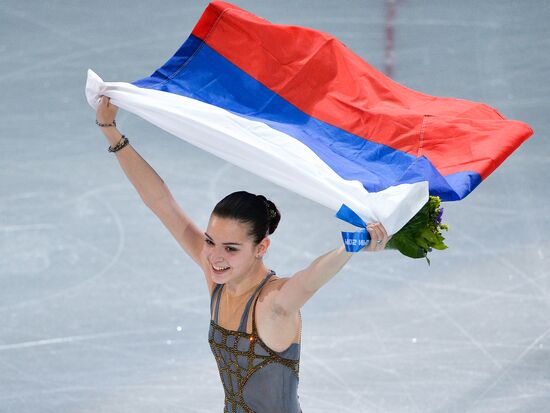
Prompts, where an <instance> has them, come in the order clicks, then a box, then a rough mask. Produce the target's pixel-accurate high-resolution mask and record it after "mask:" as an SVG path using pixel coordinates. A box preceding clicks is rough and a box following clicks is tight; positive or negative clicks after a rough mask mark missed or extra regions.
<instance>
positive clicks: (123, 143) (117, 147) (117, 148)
mask: <svg viewBox="0 0 550 413" xmlns="http://www.w3.org/2000/svg"><path fill="white" fill-rule="evenodd" d="M128 143H130V141H129V140H128V138H127V137H126V136H124V135H122V137H121V138H120V141H118V143H117V144H116V145H115V146H114V147H111V146H110V145H109V148H107V150H108V151H109V152H117V151H120V150H121V149H122V148H124V147H125V146H126V145H128Z"/></svg>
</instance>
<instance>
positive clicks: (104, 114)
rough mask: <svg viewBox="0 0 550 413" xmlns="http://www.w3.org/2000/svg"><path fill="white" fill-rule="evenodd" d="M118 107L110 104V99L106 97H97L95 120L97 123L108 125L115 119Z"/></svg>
mask: <svg viewBox="0 0 550 413" xmlns="http://www.w3.org/2000/svg"><path fill="white" fill-rule="evenodd" d="M117 111H118V106H115V105H113V104H112V103H111V99H110V98H109V97H107V96H103V95H101V96H100V97H99V104H98V105H97V110H96V115H95V116H96V119H97V121H98V122H99V123H106V124H110V123H113V120H114V119H115V117H116V113H117Z"/></svg>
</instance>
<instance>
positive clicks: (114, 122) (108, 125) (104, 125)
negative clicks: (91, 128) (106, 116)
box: [95, 119, 116, 128]
mask: <svg viewBox="0 0 550 413" xmlns="http://www.w3.org/2000/svg"><path fill="white" fill-rule="evenodd" d="M95 124H96V125H97V126H101V127H102V128H108V127H110V126H116V121H115V120H114V119H113V123H99V122H98V121H97V119H96V120H95Z"/></svg>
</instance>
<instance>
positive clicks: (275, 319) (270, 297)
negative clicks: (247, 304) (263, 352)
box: [256, 277, 301, 351]
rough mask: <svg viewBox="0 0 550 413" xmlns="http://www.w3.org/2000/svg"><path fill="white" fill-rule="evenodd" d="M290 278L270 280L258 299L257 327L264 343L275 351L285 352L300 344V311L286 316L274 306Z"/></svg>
mask: <svg viewBox="0 0 550 413" xmlns="http://www.w3.org/2000/svg"><path fill="white" fill-rule="evenodd" d="M288 280H289V278H284V277H283V278H281V277H277V278H273V279H270V280H269V281H268V282H267V283H266V285H265V286H264V288H262V290H261V292H260V295H259V297H258V305H257V307H258V308H257V316H256V320H257V327H258V333H259V334H260V337H261V338H262V340H264V342H265V343H266V344H267V345H268V346H269V347H270V348H271V349H272V350H275V351H283V350H285V349H287V348H288V346H289V345H290V344H291V343H294V342H298V343H299V342H300V330H301V317H300V311H297V312H296V313H295V314H286V313H284V312H281V311H278V310H277V307H276V306H274V305H273V303H274V298H275V297H276V295H277V293H278V292H279V290H280V289H281V287H282V286H283V285H285V283H286V282H287V281H288Z"/></svg>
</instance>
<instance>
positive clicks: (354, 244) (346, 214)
mask: <svg viewBox="0 0 550 413" xmlns="http://www.w3.org/2000/svg"><path fill="white" fill-rule="evenodd" d="M336 218H340V219H341V220H343V221H346V222H348V223H350V224H352V225H355V226H356V227H359V228H362V230H361V231H356V232H348V231H342V239H343V241H344V245H345V247H346V251H347V252H357V251H359V250H361V249H362V248H363V247H364V246H365V245H368V244H369V243H370V234H369V232H368V231H367V224H366V223H365V221H363V220H362V219H361V217H360V216H359V215H357V214H356V213H355V212H354V211H353V210H352V209H351V208H350V207H348V206H347V205H346V204H342V206H341V207H340V209H339V210H338V212H337V213H336Z"/></svg>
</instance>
